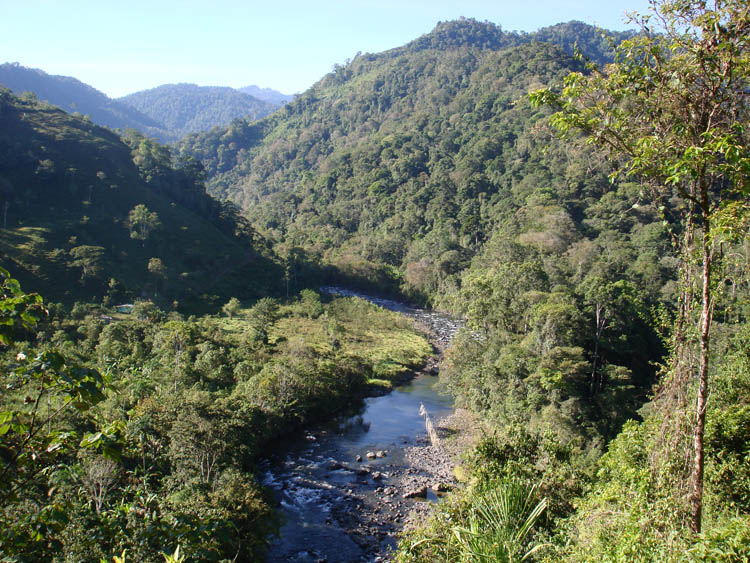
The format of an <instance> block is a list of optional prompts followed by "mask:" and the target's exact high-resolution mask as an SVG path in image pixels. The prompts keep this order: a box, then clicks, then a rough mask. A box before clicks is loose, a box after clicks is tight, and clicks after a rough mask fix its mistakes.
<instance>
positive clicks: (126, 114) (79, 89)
mask: <svg viewBox="0 0 750 563" xmlns="http://www.w3.org/2000/svg"><path fill="white" fill-rule="evenodd" d="M0 84H1V85H4V86H5V87H7V88H10V89H11V90H12V91H13V92H15V93H16V94H17V95H21V94H23V93H25V92H33V93H34V94H35V95H36V97H37V98H39V99H40V100H42V101H45V102H48V103H50V104H52V105H55V106H58V107H60V108H62V109H64V110H65V111H67V112H70V113H79V114H82V115H88V116H89V117H90V118H91V120H92V121H93V122H94V123H97V124H98V125H104V126H106V127H110V128H112V129H123V130H124V129H136V130H138V131H141V132H142V133H145V134H147V135H149V136H153V137H157V138H160V139H164V136H165V135H166V134H167V132H166V131H165V130H164V127H163V125H162V124H161V123H159V122H157V121H155V120H153V119H151V118H150V117H148V116H147V115H145V114H144V113H141V112H139V111H138V110H136V109H133V108H132V107H130V106H128V105H126V104H122V103H120V102H118V101H116V100H113V99H111V98H109V97H108V96H107V95H106V94H103V93H102V92H100V91H99V90H96V89H95V88H92V87H91V86H89V85H88V84H84V83H83V82H81V81H80V80H77V79H75V78H73V77H71V76H58V75H51V74H47V73H46V72H44V71H43V70H39V69H33V68H27V67H24V66H21V65H19V64H18V63H5V64H2V65H0Z"/></svg>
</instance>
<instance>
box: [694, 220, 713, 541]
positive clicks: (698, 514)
mask: <svg viewBox="0 0 750 563" xmlns="http://www.w3.org/2000/svg"><path fill="white" fill-rule="evenodd" d="M709 227H710V225H709V222H708V220H707V219H706V220H705V221H704V225H703V241H702V250H703V271H702V280H701V281H702V286H703V287H702V293H701V319H700V367H699V371H698V394H697V397H696V404H695V409H696V412H695V429H694V433H693V447H694V458H693V459H694V461H693V475H692V479H691V481H692V491H691V493H690V528H691V530H692V532H693V533H694V534H699V533H700V531H701V520H702V516H703V464H704V459H703V445H704V444H703V435H704V432H705V426H706V405H707V402H708V360H709V351H710V337H711V317H712V316H713V315H712V313H713V301H712V299H711V274H712V266H713V258H714V256H713V248H712V244H711V240H710V233H709V230H710V229H709Z"/></svg>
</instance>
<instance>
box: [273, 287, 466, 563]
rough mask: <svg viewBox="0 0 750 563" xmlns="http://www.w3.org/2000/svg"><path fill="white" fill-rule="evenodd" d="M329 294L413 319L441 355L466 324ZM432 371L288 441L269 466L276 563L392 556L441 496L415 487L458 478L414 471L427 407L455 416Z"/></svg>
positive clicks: (424, 442) (423, 446)
mask: <svg viewBox="0 0 750 563" xmlns="http://www.w3.org/2000/svg"><path fill="white" fill-rule="evenodd" d="M323 291H325V292H328V293H335V294H340V295H345V296H357V297H363V298H366V299H368V300H370V301H372V302H374V303H376V304H377V305H379V306H381V307H384V308H386V309H390V310H393V311H398V312H400V313H402V314H404V315H407V316H409V317H412V318H414V319H416V320H417V321H418V322H419V323H421V324H422V325H423V326H425V327H427V328H428V330H429V332H430V333H431V334H432V335H433V342H434V343H435V345H436V347H438V348H439V349H442V348H444V347H445V346H446V345H447V344H448V343H449V341H450V339H451V338H452V336H453V334H455V332H456V330H457V329H458V328H459V327H460V322H459V321H457V320H455V319H453V318H451V317H448V316H446V315H442V314H440V313H436V312H431V311H425V310H421V309H414V308H411V307H408V306H406V305H404V304H403V303H399V302H397V301H391V300H387V299H378V298H373V297H369V296H365V295H361V294H356V293H354V292H351V291H348V290H343V289H340V288H323ZM426 371H427V373H421V374H419V375H417V376H416V377H415V378H414V379H412V380H411V381H410V382H408V383H406V384H405V385H402V386H400V387H397V388H396V389H394V390H393V391H392V392H390V393H388V394H387V395H383V396H380V397H371V398H368V399H365V401H364V405H363V406H362V408H361V409H360V410H359V411H358V412H355V413H353V414H350V415H348V416H342V417H339V418H338V419H337V420H334V421H332V422H331V423H330V424H328V425H325V426H322V427H319V428H316V429H314V430H311V431H309V432H307V433H305V434H304V435H303V436H300V437H299V439H298V440H297V441H296V442H292V443H288V444H285V446H284V451H283V453H282V454H281V455H280V456H279V457H278V458H277V459H274V460H269V461H268V462H267V464H266V466H265V476H264V484H265V485H266V486H268V487H270V488H271V489H272V490H273V491H274V495H275V497H276V500H277V502H278V503H279V508H280V510H281V513H282V516H283V519H284V523H283V525H282V527H281V530H280V538H279V539H277V540H275V541H274V542H273V543H272V545H271V548H270V550H269V553H268V557H267V560H268V561H269V562H282V561H284V562H319V563H322V562H326V563H337V562H342V563H343V562H354V561H381V560H382V561H385V560H387V559H388V553H389V550H391V549H392V548H394V547H395V545H396V541H397V533H398V531H399V530H400V529H401V527H402V526H403V522H404V519H405V517H406V515H407V514H408V512H409V511H410V510H411V508H413V506H414V503H418V502H429V501H430V500H435V499H436V498H437V497H436V493H434V492H433V491H432V490H429V489H428V493H427V498H423V499H422V500H415V499H412V498H408V499H405V498H403V496H404V494H407V493H408V492H409V488H410V487H414V486H415V484H423V483H434V482H435V481H436V480H442V481H444V480H446V479H449V477H447V476H446V475H438V474H437V473H436V472H433V471H431V469H432V468H431V467H429V466H430V465H431V464H430V463H427V464H423V466H422V467H417V466H415V464H414V458H415V455H419V454H420V452H421V451H423V450H424V451H427V450H432V449H433V448H431V446H430V442H429V439H428V438H427V437H426V430H425V419H424V417H423V416H422V415H421V414H420V406H421V405H424V408H425V409H426V411H427V413H428V414H429V416H430V417H431V419H432V420H439V419H441V418H443V417H445V416H447V415H449V414H450V413H451V412H452V411H453V401H452V399H451V397H449V396H448V395H446V394H444V393H441V392H440V389H439V386H438V378H437V377H436V369H435V368H431V369H428V370H426ZM368 453H369V454H370V457H372V455H373V454H375V455H376V457H375V458H374V459H371V458H369V457H368ZM358 456H359V457H358ZM358 459H359V460H360V461H358Z"/></svg>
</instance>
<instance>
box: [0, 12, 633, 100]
mask: <svg viewBox="0 0 750 563" xmlns="http://www.w3.org/2000/svg"><path fill="white" fill-rule="evenodd" d="M647 9H648V0H578V1H573V0H528V1H526V2H522V1H519V0H495V1H491V0H318V1H316V0H285V1H280V0H266V1H264V2H257V1H255V0H244V1H243V0H211V1H199V0H149V1H147V0H127V1H125V0H0V63H2V62H19V63H21V64H22V65H24V66H28V67H33V68H41V69H42V70H44V71H46V72H49V73H50V74H62V75H67V76H74V77H76V78H78V79H79V80H82V81H83V82H86V83H87V84H90V85H91V86H93V87H95V88H97V89H98V90H101V91H102V92H104V93H106V94H108V95H110V96H112V97H117V96H122V95H125V94H129V93H132V92H135V91H138V90H143V89H146V88H152V87H154V86H158V85H160V84H166V83H174V82H191V83H196V84H200V85H203V86H209V85H213V86H232V87H241V86H247V85H249V84H257V85H259V86H264V87H271V88H275V89H277V90H280V91H282V92H284V93H288V94H291V93H295V92H301V91H303V90H305V89H306V88H308V87H309V86H311V85H312V84H313V83H314V82H316V81H317V80H318V79H320V78H321V77H322V76H323V75H324V74H326V73H327V72H329V71H330V70H331V68H332V67H333V65H334V64H336V63H343V62H344V61H345V60H346V59H347V58H351V57H353V56H354V55H355V54H356V53H357V52H358V51H362V52H370V53H376V52H379V51H384V50H386V49H390V48H393V47H398V46H399V45H403V44H404V43H406V42H408V41H410V40H412V39H415V38H417V37H419V36H420V35H422V34H424V33H428V32H429V31H430V30H431V29H432V28H433V27H434V26H435V24H436V23H437V22H438V21H446V20H452V19H456V18H458V17H461V16H465V17H471V18H476V19H478V20H488V21H491V22H493V23H497V24H500V25H501V26H502V28H503V29H505V30H507V31H512V30H518V31H534V30H536V29H538V28H540V27H544V26H547V25H552V24H555V23H559V22H564V21H569V20H574V19H575V20H581V21H585V22H587V23H591V24H596V25H599V26H602V27H605V28H608V29H625V28H626V25H625V24H624V14H625V12H626V11H632V10H635V11H639V12H642V13H645V12H646V11H647Z"/></svg>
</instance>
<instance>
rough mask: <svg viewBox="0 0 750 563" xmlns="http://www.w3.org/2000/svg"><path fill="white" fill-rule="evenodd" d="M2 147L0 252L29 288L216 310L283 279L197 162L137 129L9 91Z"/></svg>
mask: <svg viewBox="0 0 750 563" xmlns="http://www.w3.org/2000/svg"><path fill="white" fill-rule="evenodd" d="M0 155H2V158H1V159H0V200H2V203H1V204H0V205H2V211H3V216H2V227H3V228H2V230H1V231H0V252H1V253H2V258H1V259H0V260H1V261H2V263H3V265H4V266H5V267H6V268H7V269H8V270H10V271H11V272H12V273H13V275H14V276H17V277H18V278H19V279H20V280H21V281H22V282H23V283H24V287H26V288H27V289H28V290H29V291H39V292H41V293H43V294H44V295H45V296H46V297H48V298H49V299H53V300H60V301H64V302H66V303H71V302H73V301H75V300H85V301H92V300H94V298H101V297H102V296H109V297H110V298H111V299H116V300H118V301H119V300H132V299H133V298H135V297H141V296H149V297H152V298H153V297H154V296H155V295H156V296H157V298H158V299H159V300H160V301H161V302H163V303H167V304H170V303H172V302H173V301H179V302H180V304H181V305H184V306H186V307H188V308H190V307H193V308H195V307H206V306H207V307H211V306H215V305H217V303H213V302H212V300H213V299H219V300H220V302H221V303H223V302H226V300H227V299H228V298H229V297H230V296H232V295H234V296H237V297H240V298H242V296H243V295H244V296H246V297H252V296H255V297H257V296H259V295H266V294H268V293H271V292H273V290H272V289H271V288H273V287H275V286H276V285H278V280H279V279H281V277H282V275H283V272H281V271H280V270H278V268H277V267H276V266H275V264H274V263H273V261H272V260H271V259H270V258H269V253H268V252H266V250H265V246H264V244H263V242H262V241H261V240H260V239H259V238H258V237H257V235H256V234H255V233H254V231H253V230H252V229H251V228H249V226H248V225H247V224H246V222H243V220H242V219H241V218H240V217H239V215H238V214H237V213H236V210H235V209H234V208H232V206H230V205H226V204H221V203H219V202H217V201H215V200H213V199H212V198H210V197H209V196H208V195H207V194H206V193H205V189H204V185H203V172H202V170H201V168H200V166H198V165H197V163H195V162H192V161H190V160H184V159H183V160H182V161H180V162H177V163H173V161H172V157H171V154H170V151H169V149H168V148H166V147H164V146H161V145H158V144H156V143H154V142H153V141H151V140H150V139H148V138H146V137H144V136H142V135H140V134H138V133H135V132H132V133H130V134H129V136H128V137H126V138H124V139H123V138H120V137H119V136H118V135H117V134H115V133H114V132H112V131H110V130H108V129H105V128H102V127H99V126H97V125H94V124H93V123H91V122H90V121H88V120H86V119H83V118H81V117H76V116H72V115H69V114H67V113H65V112H64V111H62V110H60V109H59V108H56V107H53V106H50V105H47V104H40V103H37V102H35V101H33V100H23V99H19V98H17V97H15V96H14V95H13V94H12V93H11V92H10V90H7V89H3V90H2V91H0ZM211 296H216V297H211Z"/></svg>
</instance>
